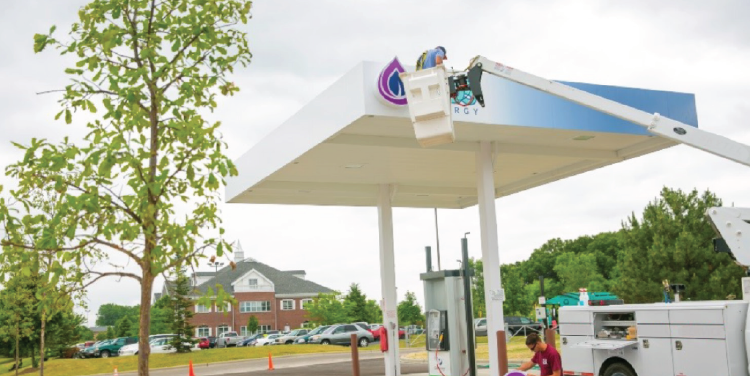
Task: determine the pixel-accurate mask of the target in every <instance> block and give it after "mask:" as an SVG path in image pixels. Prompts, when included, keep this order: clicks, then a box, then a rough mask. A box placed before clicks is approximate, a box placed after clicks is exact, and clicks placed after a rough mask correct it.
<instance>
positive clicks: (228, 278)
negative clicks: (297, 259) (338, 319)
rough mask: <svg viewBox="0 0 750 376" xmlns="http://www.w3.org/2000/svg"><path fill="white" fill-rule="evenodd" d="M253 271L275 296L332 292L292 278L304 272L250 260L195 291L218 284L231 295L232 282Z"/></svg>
mask: <svg viewBox="0 0 750 376" xmlns="http://www.w3.org/2000/svg"><path fill="white" fill-rule="evenodd" d="M253 269H255V270H256V271H257V272H258V273H260V274H262V275H263V276H265V277H266V278H268V279H269V280H271V282H272V283H273V284H274V287H275V291H274V292H275V293H276V294H287V295H289V294H318V293H331V292H333V290H331V289H329V288H328V287H325V286H322V285H319V284H317V283H315V282H312V281H309V280H305V279H301V278H298V277H295V276H294V275H295V274H299V273H298V272H302V273H304V270H293V271H281V270H278V269H276V268H273V267H271V266H268V265H266V264H264V263H262V262H258V261H255V260H250V259H248V260H245V261H243V262H239V263H237V268H236V269H234V270H232V268H231V267H229V266H227V267H224V268H222V269H220V270H219V273H218V275H217V276H215V277H213V278H211V279H209V280H208V281H206V282H204V283H201V284H200V285H198V286H197V288H196V289H197V290H198V291H199V292H200V293H205V292H206V291H207V290H208V287H211V288H215V286H216V285H217V284H220V285H222V286H223V288H224V291H227V292H230V293H231V292H232V291H234V289H233V287H232V282H234V281H236V280H237V278H240V277H242V276H243V275H245V274H246V273H247V272H249V271H251V270H253Z"/></svg>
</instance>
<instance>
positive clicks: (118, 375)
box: [114, 366, 120, 376]
mask: <svg viewBox="0 0 750 376" xmlns="http://www.w3.org/2000/svg"><path fill="white" fill-rule="evenodd" d="M114 376H120V374H119V373H117V366H115V374H114Z"/></svg>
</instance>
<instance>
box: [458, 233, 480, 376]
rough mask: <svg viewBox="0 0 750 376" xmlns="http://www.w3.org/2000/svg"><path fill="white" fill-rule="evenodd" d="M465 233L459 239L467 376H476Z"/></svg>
mask: <svg viewBox="0 0 750 376" xmlns="http://www.w3.org/2000/svg"><path fill="white" fill-rule="evenodd" d="M468 234H469V233H468V232H467V233H466V234H464V237H463V238H462V239H461V253H462V254H461V258H462V259H463V262H462V264H463V275H464V308H465V309H466V347H467V350H468V351H467V355H468V356H469V375H470V376H476V374H477V360H476V354H475V352H474V315H473V314H472V306H471V276H472V274H473V273H471V272H470V269H469V240H468V239H466V235H468Z"/></svg>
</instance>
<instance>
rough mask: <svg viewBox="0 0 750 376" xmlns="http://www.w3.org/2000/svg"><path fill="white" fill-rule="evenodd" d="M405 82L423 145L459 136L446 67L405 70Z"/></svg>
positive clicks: (407, 97) (438, 143)
mask: <svg viewBox="0 0 750 376" xmlns="http://www.w3.org/2000/svg"><path fill="white" fill-rule="evenodd" d="M399 76H400V77H401V82H403V83H404V89H405V91H406V101H407V103H408V104H409V114H410V115H411V122H412V124H413V125H414V134H415V135H416V136H417V141H418V142H419V144H420V145H422V147H429V146H437V145H443V144H449V143H452V142H453V141H454V140H455V139H456V135H455V132H454V131H453V119H452V118H451V101H450V94H449V91H448V79H447V77H446V72H445V67H444V66H443V65H438V66H437V67H435V68H429V69H423V70H418V71H416V72H404V73H401V74H400V75H399Z"/></svg>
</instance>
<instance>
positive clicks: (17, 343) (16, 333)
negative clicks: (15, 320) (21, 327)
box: [16, 325, 19, 376]
mask: <svg viewBox="0 0 750 376" xmlns="http://www.w3.org/2000/svg"><path fill="white" fill-rule="evenodd" d="M18 334H19V333H18V325H16V376H18V342H19V340H18Z"/></svg>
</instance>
